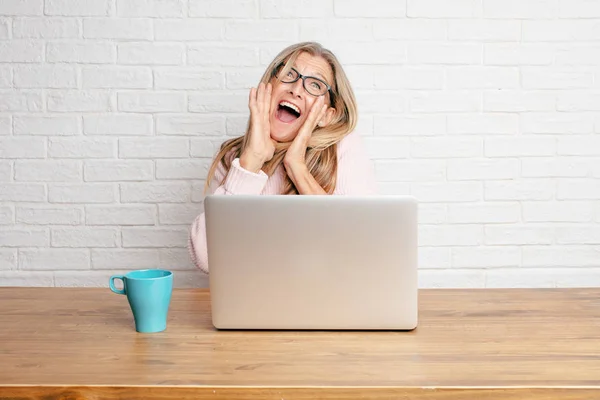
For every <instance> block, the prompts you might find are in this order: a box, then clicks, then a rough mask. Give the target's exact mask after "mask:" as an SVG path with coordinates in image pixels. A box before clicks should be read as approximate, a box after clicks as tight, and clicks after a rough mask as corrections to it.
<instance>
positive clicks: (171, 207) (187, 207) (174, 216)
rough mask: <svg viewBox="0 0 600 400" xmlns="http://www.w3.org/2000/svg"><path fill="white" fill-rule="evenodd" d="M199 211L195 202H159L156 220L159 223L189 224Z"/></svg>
mask: <svg viewBox="0 0 600 400" xmlns="http://www.w3.org/2000/svg"><path fill="white" fill-rule="evenodd" d="M200 213H201V211H200V209H199V207H198V205H197V204H160V205H159V206H158V221H159V222H160V224H161V225H191V223H192V222H193V221H194V219H195V218H196V217H197V216H198V215H199V214H200Z"/></svg>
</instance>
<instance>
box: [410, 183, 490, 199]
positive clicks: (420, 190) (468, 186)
mask: <svg viewBox="0 0 600 400" xmlns="http://www.w3.org/2000/svg"><path fill="white" fill-rule="evenodd" d="M411 194H412V195H413V196H415V197H416V198H417V200H418V201H420V202H425V203H430V202H433V203H439V202H448V203H453V202H463V201H480V200H483V186H482V184H481V182H449V183H445V182H439V183H438V182H427V183H420V182H416V183H412V184H411Z"/></svg>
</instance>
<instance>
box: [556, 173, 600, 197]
mask: <svg viewBox="0 0 600 400" xmlns="http://www.w3.org/2000/svg"><path fill="white" fill-rule="evenodd" d="M557 191H558V193H557V196H556V198H557V199H558V200H598V199H599V198H600V179H585V178H570V179H567V178H562V179H559V180H558V189H557Z"/></svg>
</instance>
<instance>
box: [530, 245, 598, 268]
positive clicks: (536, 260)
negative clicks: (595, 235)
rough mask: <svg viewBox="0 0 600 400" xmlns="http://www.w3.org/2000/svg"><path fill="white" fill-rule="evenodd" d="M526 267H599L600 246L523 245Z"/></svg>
mask: <svg viewBox="0 0 600 400" xmlns="http://www.w3.org/2000/svg"><path fill="white" fill-rule="evenodd" d="M523 266H525V267H543V268H551V267H599V266H600V246H594V245H588V246H585V245H573V246H527V247H523Z"/></svg>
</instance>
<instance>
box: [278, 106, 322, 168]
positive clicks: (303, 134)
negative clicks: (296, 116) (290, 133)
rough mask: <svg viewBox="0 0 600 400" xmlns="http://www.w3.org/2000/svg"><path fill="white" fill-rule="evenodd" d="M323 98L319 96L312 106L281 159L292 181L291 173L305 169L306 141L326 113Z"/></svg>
mask: <svg viewBox="0 0 600 400" xmlns="http://www.w3.org/2000/svg"><path fill="white" fill-rule="evenodd" d="M324 98H325V96H319V98H318V99H317V101H316V102H315V103H314V104H313V106H312V107H311V109H310V112H309V114H308V117H307V118H306V121H304V124H303V125H302V127H301V128H300V131H299V132H298V134H297V135H296V137H295V138H294V141H293V142H292V144H291V145H290V147H289V148H288V149H287V151H286V153H285V157H284V158H283V166H284V167H285V169H286V171H287V173H288V175H290V178H292V180H293V177H292V173H293V172H294V171H297V170H298V169H301V168H306V160H305V157H306V148H307V146H308V141H309V140H310V138H311V136H312V133H313V131H314V130H315V127H316V126H317V124H318V122H319V121H320V120H321V118H323V117H324V116H325V112H326V111H327V105H326V104H325V103H324V102H325V100H324Z"/></svg>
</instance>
